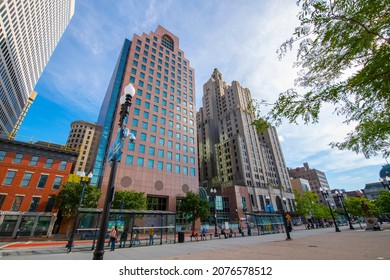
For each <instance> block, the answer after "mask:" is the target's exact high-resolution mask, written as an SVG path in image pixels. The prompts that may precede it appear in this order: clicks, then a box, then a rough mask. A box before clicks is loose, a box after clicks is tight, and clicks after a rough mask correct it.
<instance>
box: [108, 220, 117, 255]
mask: <svg viewBox="0 0 390 280" xmlns="http://www.w3.org/2000/svg"><path fill="white" fill-rule="evenodd" d="M117 237H118V228H117V227H116V226H115V228H114V229H113V230H112V231H111V233H110V243H111V250H110V251H114V250H115V242H116V238H117Z"/></svg>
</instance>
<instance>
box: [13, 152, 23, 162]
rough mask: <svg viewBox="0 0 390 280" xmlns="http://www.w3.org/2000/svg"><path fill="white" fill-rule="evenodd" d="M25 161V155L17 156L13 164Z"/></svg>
mask: <svg viewBox="0 0 390 280" xmlns="http://www.w3.org/2000/svg"><path fill="white" fill-rule="evenodd" d="M22 159H23V154H16V155H15V158H14V160H13V162H12V163H15V164H20V163H21V162H22Z"/></svg>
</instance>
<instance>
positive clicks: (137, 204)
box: [111, 191, 146, 210]
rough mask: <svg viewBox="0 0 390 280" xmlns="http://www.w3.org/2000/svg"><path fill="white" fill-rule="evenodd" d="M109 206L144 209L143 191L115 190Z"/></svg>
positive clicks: (144, 198)
mask: <svg viewBox="0 0 390 280" xmlns="http://www.w3.org/2000/svg"><path fill="white" fill-rule="evenodd" d="M111 208H113V209H128V210H144V209H146V197H145V193H144V192H136V191H116V192H115V196H114V200H113V201H112V207H111Z"/></svg>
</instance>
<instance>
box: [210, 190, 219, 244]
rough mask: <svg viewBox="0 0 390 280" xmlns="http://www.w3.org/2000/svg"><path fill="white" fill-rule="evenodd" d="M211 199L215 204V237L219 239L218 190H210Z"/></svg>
mask: <svg viewBox="0 0 390 280" xmlns="http://www.w3.org/2000/svg"><path fill="white" fill-rule="evenodd" d="M210 194H211V198H212V199H213V203H214V207H213V208H214V209H213V210H214V237H218V229H217V224H218V219H217V189H214V188H211V189H210Z"/></svg>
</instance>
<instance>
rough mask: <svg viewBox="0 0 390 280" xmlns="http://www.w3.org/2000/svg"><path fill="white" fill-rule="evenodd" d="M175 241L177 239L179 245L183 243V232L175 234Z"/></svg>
mask: <svg viewBox="0 0 390 280" xmlns="http://www.w3.org/2000/svg"><path fill="white" fill-rule="evenodd" d="M177 239H178V242H179V243H184V232H183V231H179V232H178V233H177Z"/></svg>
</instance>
